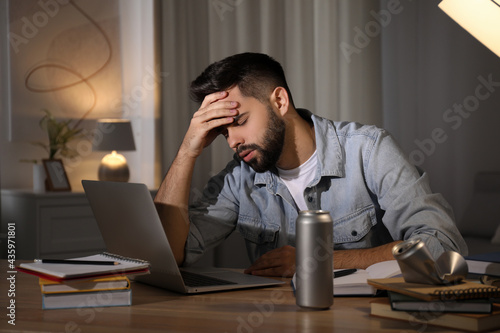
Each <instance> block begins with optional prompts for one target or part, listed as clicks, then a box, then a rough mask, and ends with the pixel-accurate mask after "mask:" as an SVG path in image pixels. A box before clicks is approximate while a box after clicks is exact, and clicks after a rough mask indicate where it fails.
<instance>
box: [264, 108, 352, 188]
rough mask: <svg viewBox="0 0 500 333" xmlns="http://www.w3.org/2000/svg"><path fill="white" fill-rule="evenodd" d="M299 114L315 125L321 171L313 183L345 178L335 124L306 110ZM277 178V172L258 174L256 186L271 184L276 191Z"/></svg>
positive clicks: (300, 110)
mask: <svg viewBox="0 0 500 333" xmlns="http://www.w3.org/2000/svg"><path fill="white" fill-rule="evenodd" d="M297 112H298V114H299V115H300V116H301V117H302V118H304V119H305V120H307V121H309V122H310V121H311V120H312V122H313V124H314V132H315V136H316V152H317V154H318V169H319V170H318V172H317V173H316V177H315V179H314V181H313V183H314V184H316V183H318V182H319V179H320V178H321V177H324V176H332V177H344V176H345V169H344V158H343V153H342V147H341V146H340V142H339V138H338V136H337V132H336V130H335V127H334V125H333V122H332V121H330V120H328V119H325V118H322V117H319V116H316V115H314V114H313V113H311V112H310V111H309V110H306V109H297ZM277 178H278V176H277V172H276V170H272V171H266V172H262V173H256V174H255V180H254V184H255V185H259V184H261V185H262V184H269V185H271V188H270V189H271V190H272V191H275V189H276V186H277ZM273 189H274V190H273Z"/></svg>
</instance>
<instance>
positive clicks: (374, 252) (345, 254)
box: [333, 241, 401, 269]
mask: <svg viewBox="0 0 500 333" xmlns="http://www.w3.org/2000/svg"><path fill="white" fill-rule="evenodd" d="M400 242H401V241H394V242H392V243H388V244H384V245H380V246H377V247H374V248H369V249H352V250H335V251H334V252H333V266H334V268H335V269H339V268H359V269H366V268H367V267H368V266H370V265H373V264H375V263H377V262H381V261H386V260H393V259H394V256H393V255H392V248H393V247H394V245H396V244H397V243H400Z"/></svg>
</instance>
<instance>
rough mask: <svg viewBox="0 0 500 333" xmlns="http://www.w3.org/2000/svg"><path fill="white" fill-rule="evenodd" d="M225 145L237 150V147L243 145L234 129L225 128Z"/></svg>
mask: <svg viewBox="0 0 500 333" xmlns="http://www.w3.org/2000/svg"><path fill="white" fill-rule="evenodd" d="M227 143H228V145H229V147H230V148H231V149H234V150H236V149H238V146H239V145H241V144H242V143H243V139H242V137H241V135H240V134H239V133H238V131H236V130H235V129H234V128H232V127H231V126H229V127H228V128H227Z"/></svg>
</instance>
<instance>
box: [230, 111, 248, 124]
mask: <svg viewBox="0 0 500 333" xmlns="http://www.w3.org/2000/svg"><path fill="white" fill-rule="evenodd" d="M233 119H234V121H233V124H234V125H236V126H242V125H244V124H245V123H246V122H247V120H248V113H246V112H245V113H242V114H240V115H237V116H236V117H234V118H233Z"/></svg>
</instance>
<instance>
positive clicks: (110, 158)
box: [97, 151, 130, 182]
mask: <svg viewBox="0 0 500 333" xmlns="http://www.w3.org/2000/svg"><path fill="white" fill-rule="evenodd" d="M97 176H98V178H99V180H101V181H110V182H128V180H129V179H130V171H129V168H128V165H127V160H126V159H125V157H123V155H120V154H117V153H116V152H115V151H113V153H111V154H108V155H106V156H104V157H103V159H102V160H101V164H100V165H99V170H98V172H97Z"/></svg>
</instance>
